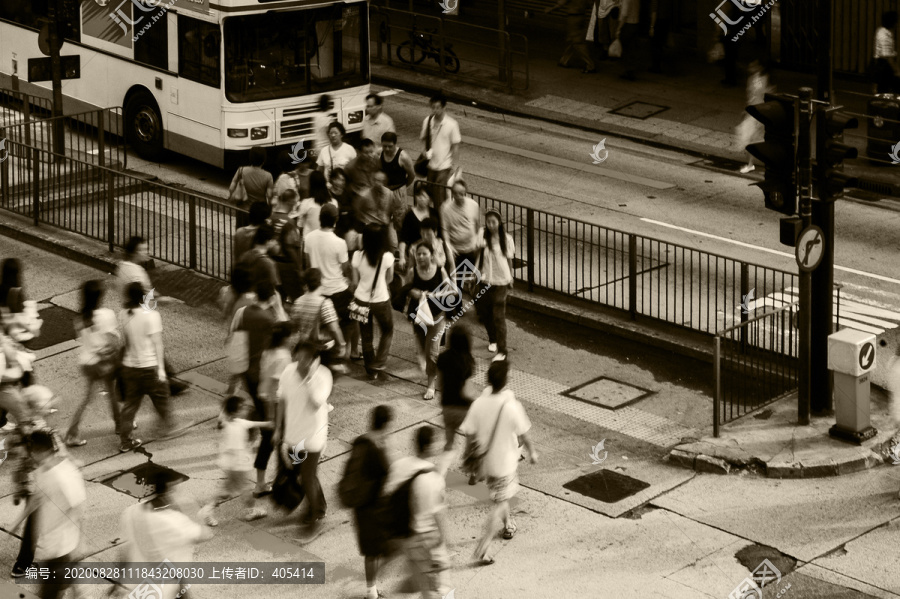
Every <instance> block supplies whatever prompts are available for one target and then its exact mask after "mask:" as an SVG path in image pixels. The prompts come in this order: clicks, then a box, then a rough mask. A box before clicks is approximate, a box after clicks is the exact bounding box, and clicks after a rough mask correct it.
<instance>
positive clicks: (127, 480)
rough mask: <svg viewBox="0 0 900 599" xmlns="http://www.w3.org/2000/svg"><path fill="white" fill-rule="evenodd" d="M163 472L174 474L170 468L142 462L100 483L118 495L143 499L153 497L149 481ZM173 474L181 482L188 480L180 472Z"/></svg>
mask: <svg viewBox="0 0 900 599" xmlns="http://www.w3.org/2000/svg"><path fill="white" fill-rule="evenodd" d="M164 471H169V472H175V471H174V470H172V469H171V468H166V467H165V466H160V465H159V464H154V463H153V462H144V463H143V464H139V465H137V466H135V467H134V468H130V469H128V470H125V471H124V472H121V473H119V474H116V475H115V476H111V477H110V478H107V479H106V480H103V481H101V482H102V483H103V484H104V485H106V486H107V487H110V488H111V489H115V490H116V491H118V492H119V493H125V494H126V495H131V496H132V497H135V498H137V499H143V498H144V497H149V496H150V495H153V488H152V487H151V486H150V481H151V480H153V477H154V475H155V474H156V473H158V472H164ZM175 474H176V475H177V478H179V479H180V480H181V481H182V482H184V481H186V480H188V477H187V476H185V475H184V474H181V473H180V472H175Z"/></svg>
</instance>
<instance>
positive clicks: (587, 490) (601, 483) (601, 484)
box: [563, 470, 650, 503]
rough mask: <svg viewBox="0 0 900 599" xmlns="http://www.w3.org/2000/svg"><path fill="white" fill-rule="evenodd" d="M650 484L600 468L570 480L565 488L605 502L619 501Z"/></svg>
mask: <svg viewBox="0 0 900 599" xmlns="http://www.w3.org/2000/svg"><path fill="white" fill-rule="evenodd" d="M649 486H650V485H649V484H648V483H645V482H644V481H642V480H638V479H636V478H631V477H630V476H625V475H624V474H619V473H618V472H614V471H612V470H598V471H597V472H591V473H590V474H585V475H584V476H579V477H578V478H576V479H575V480H570V481H569V482H567V483H566V484H564V485H563V488H564V489H568V490H570V491H575V492H576V493H579V494H581V495H584V496H585V497H590V498H591V499H596V500H598V501H602V502H603V503H617V502H619V501H622V500H623V499H625V498H626V497H631V496H632V495H634V494H636V493H640V492H641V491H643V490H644V489H646V488H648V487H649Z"/></svg>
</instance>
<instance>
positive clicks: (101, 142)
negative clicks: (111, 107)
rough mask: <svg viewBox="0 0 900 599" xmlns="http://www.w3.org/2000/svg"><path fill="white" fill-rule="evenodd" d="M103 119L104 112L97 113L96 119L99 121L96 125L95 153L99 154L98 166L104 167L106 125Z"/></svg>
mask: <svg viewBox="0 0 900 599" xmlns="http://www.w3.org/2000/svg"><path fill="white" fill-rule="evenodd" d="M105 117H106V111H105V110H98V111H97V119H98V120H99V121H100V122H99V123H98V124H97V135H98V141H97V151H98V152H99V156H100V166H106V140H105V139H104V138H105V137H106V123H105V122H103V121H104V119H105Z"/></svg>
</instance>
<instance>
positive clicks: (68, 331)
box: [24, 306, 76, 351]
mask: <svg viewBox="0 0 900 599" xmlns="http://www.w3.org/2000/svg"><path fill="white" fill-rule="evenodd" d="M38 315H39V316H40V317H41V320H42V321H44V324H42V325H41V334H40V335H38V336H37V337H35V338H34V339H32V340H31V341H27V342H25V344H24V345H25V347H27V348H28V349H30V350H31V351H38V350H41V349H44V348H45V347H51V346H53V345H57V344H59V343H64V342H66V341H72V340H73V339H75V327H74V326H72V319H73V318H74V317H75V316H76V313H75V312H73V311H72V310H67V309H65V308H60V307H59V306H51V307H49V308H44V309H43V310H40V311H39V312H38Z"/></svg>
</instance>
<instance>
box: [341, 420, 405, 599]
mask: <svg viewBox="0 0 900 599" xmlns="http://www.w3.org/2000/svg"><path fill="white" fill-rule="evenodd" d="M392 419H393V414H392V413H391V408H390V407H389V406H385V405H381V406H377V407H376V408H375V409H374V410H372V430H370V431H369V432H368V433H366V434H364V435H360V436H359V437H357V438H356V440H355V441H353V449H352V451H351V453H350V459H349V460H348V461H347V467H346V470H344V476H343V478H342V479H341V482H340V484H339V485H338V494H339V495H340V498H341V503H342V504H344V507H348V508H353V513H354V516H355V517H356V535H357V537H356V538H357V540H358V541H359V552H360V553H361V554H362V555H363V558H364V560H365V565H366V597H365V599H378V598H379V597H383V595H381V594H379V592H378V589H377V587H376V584H377V581H378V570H379V569H380V567H381V565H382V560H383V559H384V557H385V556H387V555H389V554H390V550H389V539H388V535H387V530H386V529H385V526H384V524H383V521H382V511H381V510H382V506H383V504H382V501H381V491H382V489H383V488H384V483H385V482H386V480H387V476H388V473H389V472H390V457H389V451H388V448H387V439H388V437H387V426H388V424H390V422H391V420H392Z"/></svg>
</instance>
